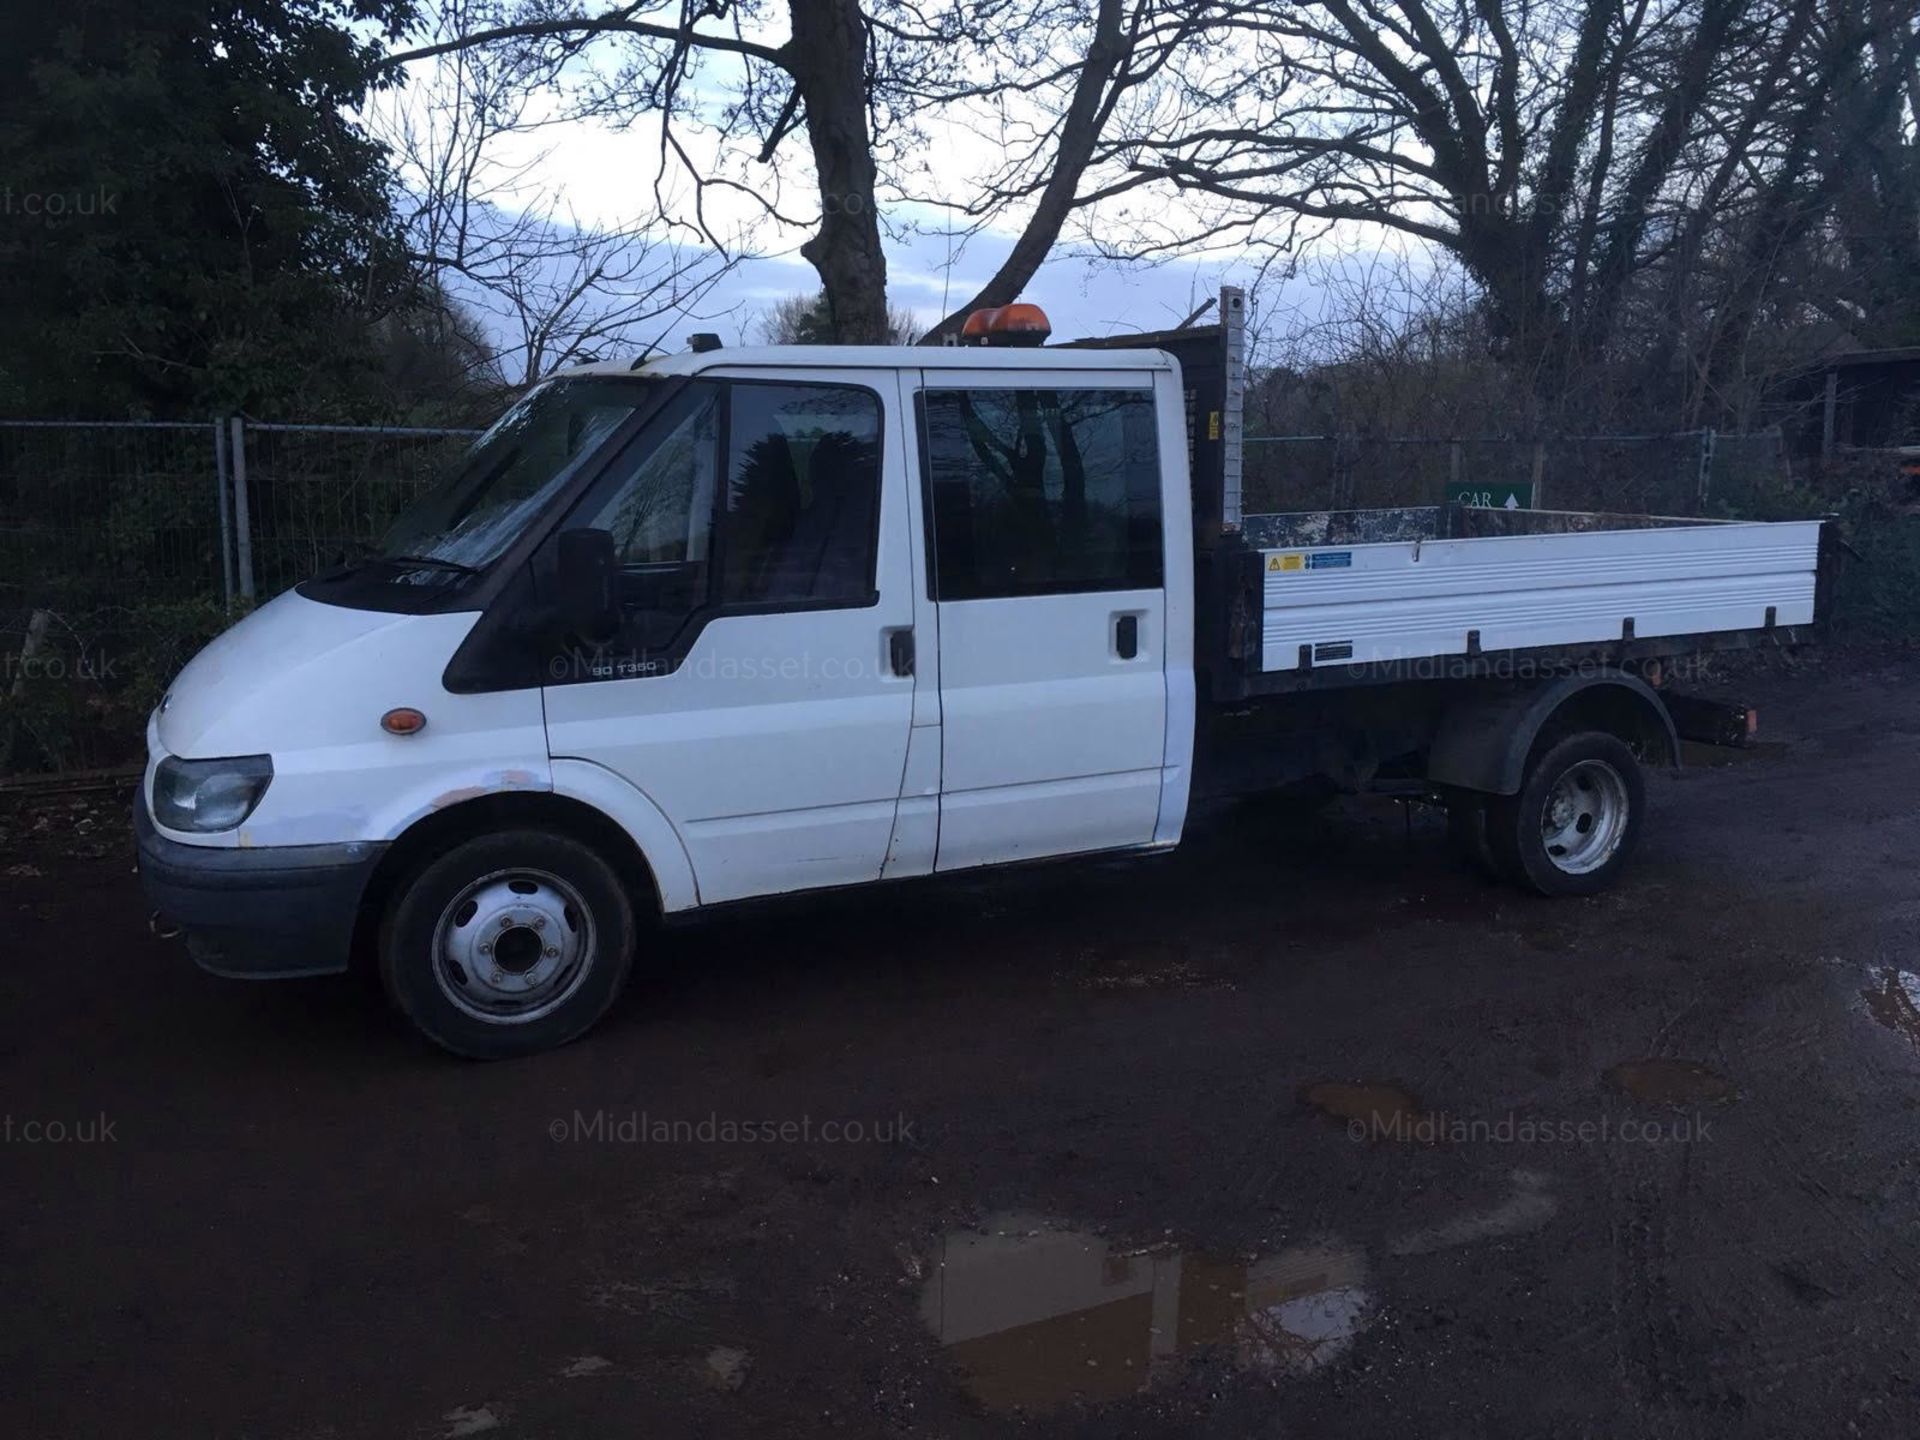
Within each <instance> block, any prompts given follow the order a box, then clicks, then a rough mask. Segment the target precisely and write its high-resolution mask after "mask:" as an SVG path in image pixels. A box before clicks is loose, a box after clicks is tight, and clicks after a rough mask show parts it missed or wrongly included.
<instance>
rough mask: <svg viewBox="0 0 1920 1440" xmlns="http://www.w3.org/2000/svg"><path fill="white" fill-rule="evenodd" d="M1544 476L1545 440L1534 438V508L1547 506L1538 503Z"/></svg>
mask: <svg viewBox="0 0 1920 1440" xmlns="http://www.w3.org/2000/svg"><path fill="white" fill-rule="evenodd" d="M1546 478H1547V442H1546V441H1544V440H1536V441H1534V442H1533V508H1534V509H1536V510H1544V509H1546V508H1547V507H1546V506H1545V505H1542V504H1541V503H1540V495H1541V492H1542V491H1544V490H1545V489H1546Z"/></svg>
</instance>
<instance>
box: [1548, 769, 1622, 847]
mask: <svg viewBox="0 0 1920 1440" xmlns="http://www.w3.org/2000/svg"><path fill="white" fill-rule="evenodd" d="M1631 808H1632V801H1631V800H1629V799H1628V797H1627V782H1626V780H1625V779H1624V778H1623V777H1622V776H1621V774H1620V772H1619V771H1618V770H1616V769H1614V768H1613V766H1611V765H1609V764H1608V763H1607V762H1606V761H1604V760H1582V761H1581V762H1580V763H1579V764H1577V765H1573V766H1570V767H1568V768H1567V769H1566V770H1565V771H1563V772H1562V773H1561V775H1560V776H1559V778H1558V779H1556V780H1555V781H1554V782H1553V788H1552V789H1551V790H1549V791H1548V792H1547V801H1546V805H1545V806H1544V807H1543V808H1542V810H1541V812H1540V844H1541V848H1542V849H1544V850H1545V851H1546V855H1547V859H1548V861H1549V862H1551V863H1552V865H1553V867H1554V868H1555V869H1556V870H1559V871H1560V872H1561V873H1562V874H1566V875H1587V874H1591V873H1592V872H1593V871H1595V870H1598V869H1599V868H1600V867H1601V866H1602V865H1604V864H1606V863H1607V861H1608V860H1610V859H1612V858H1613V854H1614V852H1615V851H1616V850H1618V849H1619V848H1620V842H1621V841H1622V840H1624V839H1625V838H1626V835H1627V819H1628V812H1629V810H1630V809H1631Z"/></svg>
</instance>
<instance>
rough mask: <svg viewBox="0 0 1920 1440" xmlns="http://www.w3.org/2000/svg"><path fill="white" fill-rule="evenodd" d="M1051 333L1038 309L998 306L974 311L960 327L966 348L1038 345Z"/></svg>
mask: <svg viewBox="0 0 1920 1440" xmlns="http://www.w3.org/2000/svg"><path fill="white" fill-rule="evenodd" d="M1052 333H1053V325H1052V324H1051V323H1050V322H1049V321H1048V319H1047V312H1046V311H1044V310H1042V309H1041V308H1040V307H1039V306H1038V305H1027V304H1014V305H1001V306H999V307H997V308H995V309H991V310H976V311H974V312H973V313H972V314H971V315H969V316H967V318H966V320H965V321H964V322H963V323H962V324H961V326H960V339H961V342H962V343H963V344H967V345H1039V344H1041V343H1042V342H1044V341H1045V340H1046V338H1047V337H1048V336H1049V335H1051V334H1052Z"/></svg>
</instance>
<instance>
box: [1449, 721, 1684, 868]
mask: <svg viewBox="0 0 1920 1440" xmlns="http://www.w3.org/2000/svg"><path fill="white" fill-rule="evenodd" d="M1645 812H1646V782H1645V780H1644V779H1643V778H1642V776H1641V773H1640V762H1639V761H1638V760H1636V759H1635V758H1634V755H1633V752H1632V751H1631V750H1629V749H1628V748H1627V746H1626V745H1625V743H1624V742H1622V741H1621V740H1620V739H1619V738H1618V737H1616V736H1613V735H1609V734H1606V733H1604V732H1602V731H1598V730H1587V731H1582V732H1580V733H1579V734H1575V735H1569V736H1567V737H1566V738H1565V739H1563V740H1560V741H1558V742H1557V743H1555V744H1553V745H1551V746H1550V747H1548V748H1547V750H1545V751H1544V752H1543V753H1542V754H1540V755H1537V756H1536V757H1534V759H1533V761H1532V763H1531V764H1530V765H1529V766H1528V767H1527V773H1526V777H1525V779H1524V780H1523V782H1522V784H1521V787H1520V793H1519V794H1517V795H1502V796H1495V797H1492V798H1491V799H1489V800H1488V802H1487V844H1488V849H1489V850H1490V852H1491V854H1492V856H1493V858H1494V861H1495V863H1496V864H1497V865H1498V866H1499V868H1500V870H1501V872H1502V873H1503V874H1504V875H1505V876H1506V877H1507V878H1508V879H1510V880H1512V881H1514V882H1515V883H1516V884H1520V885H1524V886H1526V887H1527V888H1528V889H1531V890H1535V891H1538V892H1539V893H1540V894H1542V895H1592V894H1594V893H1596V892H1597V891H1600V890H1604V889H1605V888H1606V887H1607V886H1609V885H1611V884H1612V883H1613V882H1614V880H1615V878H1617V877H1618V875H1619V873H1620V871H1621V869H1622V867H1624V866H1625V864H1626V862H1627V857H1628V856H1629V855H1630V854H1631V853H1632V851H1633V847H1634V845H1635V844H1636V843H1637V842H1638V840H1639V838H1640V826H1641V820H1642V817H1643V816H1644V814H1645Z"/></svg>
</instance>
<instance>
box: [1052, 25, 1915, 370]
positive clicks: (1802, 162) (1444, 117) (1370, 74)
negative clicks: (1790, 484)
mask: <svg viewBox="0 0 1920 1440" xmlns="http://www.w3.org/2000/svg"><path fill="white" fill-rule="evenodd" d="M1822 3H1839V0H1762V3H1760V4H1758V5H1755V4H1752V3H1750V0H1523V3H1519V4H1512V3H1496V0H1456V3H1442V0H1316V3H1311V4H1303V5H1298V6H1290V7H1285V8H1276V7H1273V6H1270V5H1266V4H1259V3H1245V4H1235V5H1231V6H1216V7H1214V8H1213V9H1212V10H1211V11H1210V13H1209V15H1208V17H1207V24H1206V37H1207V43H1206V44H1203V45H1193V46H1188V47H1185V48H1184V49H1183V51H1182V52H1181V54H1180V55H1179V56H1178V57H1177V64H1176V65H1175V66H1174V67H1173V74H1172V76H1171V81H1170V83H1169V84H1167V85H1166V86H1165V87H1163V91H1162V95H1161V103H1160V104H1158V105H1156V106H1154V107H1152V108H1151V109H1149V110H1147V111H1145V112H1144V117H1143V118H1144V122H1145V123H1141V124H1135V125H1130V126H1119V127H1114V128H1112V129H1110V130H1109V132H1108V133H1107V134H1106V135H1104V136H1103V137H1102V139H1101V140H1100V142H1099V143H1098V145H1097V146H1096V147H1095V153H1094V156H1093V157H1092V160H1091V161H1090V168H1091V169H1093V170H1095V171H1097V172H1099V173H1101V174H1102V175H1103V177H1104V180H1103V183H1099V184H1094V185H1092V186H1090V187H1089V188H1087V190H1086V191H1085V193H1083V195H1082V197H1081V201H1082V203H1083V204H1085V203H1101V202H1106V201H1112V200H1114V199H1117V198H1119V197H1124V196H1129V195H1133V194H1135V193H1136V192H1141V191H1149V190H1151V191H1160V190H1166V189H1171V190H1173V191H1175V192H1179V193H1181V194H1183V195H1185V196H1188V197H1191V198H1192V199H1193V200H1194V201H1195V202H1197V203H1206V202H1212V205H1213V208H1212V209H1211V210H1210V211H1209V212H1208V216H1209V218H1208V220H1207V221H1206V222H1205V223H1204V224H1201V225H1193V224H1191V223H1187V222H1184V221H1182V222H1181V223H1182V224H1183V226H1184V228H1183V230H1182V231H1181V232H1180V233H1177V234H1176V235H1174V236H1173V237H1171V240H1170V242H1169V243H1172V244H1176V245H1182V246H1191V245H1192V244H1194V243H1195V242H1196V241H1197V240H1214V241H1221V240H1230V239H1240V240H1244V241H1249V242H1253V243H1257V244H1260V245H1266V246H1276V247H1279V248H1282V249H1285V248H1289V247H1295V248H1297V247H1300V246H1302V245H1304V244H1305V243H1307V241H1308V240H1309V238H1310V237H1315V236H1319V235H1322V234H1324V233H1325V232H1326V231H1327V230H1328V229H1330V228H1332V227H1335V226H1341V225H1347V226H1352V225H1358V226H1362V227H1368V226H1378V227H1384V228H1386V229H1389V230H1393V231H1397V232H1400V233H1402V234H1405V235H1409V236H1413V237H1416V238H1417V239H1418V240H1420V241H1422V242H1425V243H1427V244H1430V245H1433V246H1435V247H1438V248H1439V249H1441V250H1442V251H1444V252H1446V253H1449V254H1451V255H1453V256H1455V257H1457V258H1458V260H1459V261H1460V263H1461V264H1462V265H1463V266H1464V268H1465V269H1466V271H1467V272H1468V273H1469V274H1470V275H1471V276H1472V277H1473V278H1474V279H1475V281H1477V282H1478V283H1479V285H1480V286H1481V287H1483V289H1484V291H1485V294H1486V304H1487V310H1488V318H1489V324H1490V328H1491V333H1492V336H1493V338H1494V340H1495V342H1496V343H1497V344H1498V345H1499V346H1500V347H1501V350H1502V353H1503V354H1504V355H1505V356H1506V357H1507V358H1508V359H1509V361H1510V362H1511V363H1513V364H1515V365H1517V366H1518V367H1520V368H1522V369H1523V370H1526V371H1529V372H1531V373H1534V374H1536V375H1538V376H1540V377H1541V378H1542V382H1543V383H1544V384H1546V385H1548V386H1549V388H1552V387H1557V386H1559V385H1561V384H1562V383H1563V382H1564V379H1565V376H1566V373H1567V372H1568V370H1569V369H1570V368H1573V367H1576V366H1578V365H1580V364H1582V363H1586V362H1591V361H1592V360H1593V359H1594V358H1595V357H1598V356H1601V355H1604V354H1605V353H1606V352H1607V350H1608V348H1609V346H1610V344H1611V342H1612V341H1613V339H1614V335H1615V330H1616V327H1617V325H1618V323H1619V321H1620V317H1621V315H1622V309H1623V306H1624V305H1625V304H1626V303H1627V301H1628V297H1629V291H1630V288H1631V286H1632V285H1633V283H1634V281H1635V280H1636V277H1638V276H1640V275H1641V274H1642V273H1643V272H1645V271H1646V270H1648V268H1649V267H1651V266H1654V265H1656V264H1657V263H1659V262H1660V261H1662V260H1663V259H1664V258H1665V257H1667V256H1668V255H1669V254H1670V253H1671V252H1672V250H1673V248H1674V246H1675V245H1676V244H1682V243H1685V242H1686V241H1687V238H1688V230H1689V227H1690V226H1693V225H1696V222H1697V217H1700V216H1703V215H1704V216H1707V217H1711V218H1715V219H1718V218H1724V217H1725V216H1727V215H1728V214H1729V213H1731V212H1734V211H1737V210H1739V209H1740V208H1741V207H1749V208H1756V207H1757V208H1759V209H1762V210H1764V209H1766V208H1767V207H1768V205H1769V203H1770V202H1769V199H1768V196H1769V194H1770V190H1771V188H1772V187H1784V190H1785V191H1786V192H1790V193H1797V192H1796V191H1795V187H1797V186H1799V185H1800V184H1801V183H1802V181H1803V180H1804V178H1805V176H1806V172H1807V164H1808V160H1809V158H1810V154H1811V151H1810V150H1809V148H1808V143H1807V141H1808V139H1810V138H1811V136H1812V135H1813V134H1815V133H1818V126H1817V123H1815V122H1816V121H1818V120H1821V119H1824V118H1826V117H1828V116H1829V115H1830V111H1829V109H1828V108H1827V105H1828V100H1829V98H1830V96H1831V95H1832V94H1833V93H1834V92H1833V91H1832V90H1831V89H1828V88H1823V87H1825V86H1828V85H1829V84H1830V82H1831V80H1832V79H1833V78H1834V77H1833V75H1832V66H1831V63H1830V62H1831V59H1832V56H1833V54H1834V53H1835V52H1834V49H1833V46H1832V43H1831V35H1832V33H1833V32H1832V31H1831V28H1830V27H1829V28H1828V29H1826V30H1823V27H1822V19H1823V17H1822V16H1821V14H1820V10H1819V7H1820V5H1821V4H1822ZM1845 3H1867V0H1845ZM1859 41H1860V36H1859V35H1855V37H1854V44H1855V45H1856V47H1857V45H1858V44H1859ZM1912 42H1913V35H1912V33H1911V24H1910V22H1907V23H1904V24H1903V27H1902V29H1901V33H1900V34H1899V35H1898V36H1896V37H1894V38H1893V44H1892V48H1893V51H1894V54H1893V56H1891V57H1890V58H1889V61H1888V62H1887V63H1886V64H1885V65H1884V66H1883V67H1882V72H1883V73H1882V75H1881V78H1879V79H1878V80H1876V82H1875V86H1876V87H1877V88H1876V89H1875V92H1874V93H1875V96H1876V97H1880V96H1883V95H1884V93H1885V91H1886V89H1887V86H1888V85H1889V84H1890V83H1891V77H1893V76H1895V75H1897V74H1898V73H1899V66H1900V65H1901V64H1910V63H1911V60H1912V55H1913V45H1912ZM1802 102H1805V103H1806V104H1810V105H1811V106H1812V109H1811V110H1810V111H1808V110H1804V109H1803V108H1802ZM1879 104H1880V100H1879V98H1876V99H1875V100H1874V101H1873V102H1872V105H1870V107H1869V108H1876V107H1877V106H1878V105H1879ZM1876 113H1877V109H1876ZM1803 122H1805V123H1804V124H1803ZM1808 125H1811V126H1812V128H1811V129H1808V133H1807V136H1806V137H1802V136H1801V134H1800V132H1801V130H1802V129H1803V128H1806V127H1807V126H1808ZM1120 230H1121V234H1122V235H1123V236H1124V235H1125V233H1126V227H1124V226H1122V227H1120ZM1692 238H1693V242H1694V243H1696V244H1698V243H1700V241H1701V238H1702V237H1701V236H1700V235H1699V234H1697V233H1696V234H1695V235H1694V236H1693V237H1692ZM1756 243H1758V242H1756ZM1122 244H1125V241H1124V240H1123V241H1122ZM1139 248H1141V247H1138V246H1136V247H1135V249H1136V252H1137V250H1138V249H1139Z"/></svg>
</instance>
